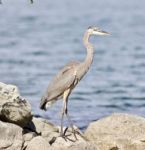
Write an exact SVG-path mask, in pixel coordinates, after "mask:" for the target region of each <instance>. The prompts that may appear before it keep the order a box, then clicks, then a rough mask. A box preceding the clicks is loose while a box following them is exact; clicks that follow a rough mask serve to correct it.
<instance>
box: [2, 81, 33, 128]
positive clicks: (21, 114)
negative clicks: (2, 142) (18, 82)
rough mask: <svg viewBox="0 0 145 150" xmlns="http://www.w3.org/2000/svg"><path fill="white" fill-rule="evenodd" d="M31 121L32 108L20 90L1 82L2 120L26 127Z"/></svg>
mask: <svg viewBox="0 0 145 150" xmlns="http://www.w3.org/2000/svg"><path fill="white" fill-rule="evenodd" d="M31 119H32V114H31V106H30V104H29V103H28V101H26V100H25V99H23V98H22V97H21V96H20V93H19V90H18V88H17V87H16V86H14V85H6V84H4V83H1V82H0V120H2V121H6V122H10V123H14V124H17V125H19V126H21V127H24V126H25V125H26V124H27V123H28V122H29V121H30V120H31Z"/></svg>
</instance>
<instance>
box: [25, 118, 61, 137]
mask: <svg viewBox="0 0 145 150" xmlns="http://www.w3.org/2000/svg"><path fill="white" fill-rule="evenodd" d="M26 128H28V129H29V130H31V131H34V132H36V133H38V134H43V133H45V132H47V134H49V133H51V132H58V128H57V127H56V126H54V125H53V124H52V123H50V122H48V121H47V120H46V119H43V118H36V117H33V118H32V121H31V122H29V123H28V125H27V126H26Z"/></svg>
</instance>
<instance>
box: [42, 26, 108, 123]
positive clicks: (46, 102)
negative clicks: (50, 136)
mask: <svg viewBox="0 0 145 150" xmlns="http://www.w3.org/2000/svg"><path fill="white" fill-rule="evenodd" d="M93 34H94V35H95V34H98V35H107V34H108V33H107V32H105V31H101V30H99V29H98V28H96V27H90V28H88V30H87V31H86V32H85V34H84V38H83V42H84V46H85V47H86V49H87V56H86V58H85V60H84V61H83V62H76V61H74V62H70V63H68V64H67V65H66V66H65V67H64V68H63V69H62V70H60V71H59V72H58V74H57V75H56V76H55V77H54V78H53V80H52V81H51V82H50V84H49V86H48V89H47V91H46V93H45V94H44V96H43V97H42V99H41V103H40V108H41V109H44V110H46V109H47V107H49V106H51V105H52V104H53V103H54V102H56V100H59V99H62V98H63V100H64V107H63V114H62V120H63V115H64V114H66V115H67V102H68V97H69V95H70V93H71V91H72V90H73V89H74V87H75V86H76V85H77V83H78V82H79V81H80V80H81V79H82V77H83V76H84V75H85V74H86V73H87V71H88V70H89V67H90V66H91V63H92V61H93V54H94V49H93V46H92V45H91V44H90V43H89V38H90V36H91V35H93Z"/></svg>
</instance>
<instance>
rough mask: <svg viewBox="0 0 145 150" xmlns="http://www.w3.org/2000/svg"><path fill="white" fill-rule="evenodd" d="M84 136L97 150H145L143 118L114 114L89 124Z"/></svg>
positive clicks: (144, 124) (144, 120)
mask: <svg viewBox="0 0 145 150" xmlns="http://www.w3.org/2000/svg"><path fill="white" fill-rule="evenodd" d="M85 136H86V137H87V138H88V139H89V140H90V141H91V142H92V143H93V144H95V145H96V147H97V148H98V150H145V118H143V117H139V116H135V115H129V114H117V113H116V114H113V115H111V116H109V117H106V118H103V119H100V120H98V121H96V122H93V123H90V125H89V127H88V128H87V130H86V132H85Z"/></svg>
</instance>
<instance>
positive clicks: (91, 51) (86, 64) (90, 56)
mask: <svg viewBox="0 0 145 150" xmlns="http://www.w3.org/2000/svg"><path fill="white" fill-rule="evenodd" d="M90 36H91V34H89V33H88V32H86V33H85V34H84V38H83V43H84V46H85V48H86V49H87V56H86V58H85V61H84V62H83V64H84V67H87V68H88V69H89V67H90V66H91V64H92V61H93V56H94V48H93V45H92V44H91V43H90V42H89V38H90Z"/></svg>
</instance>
